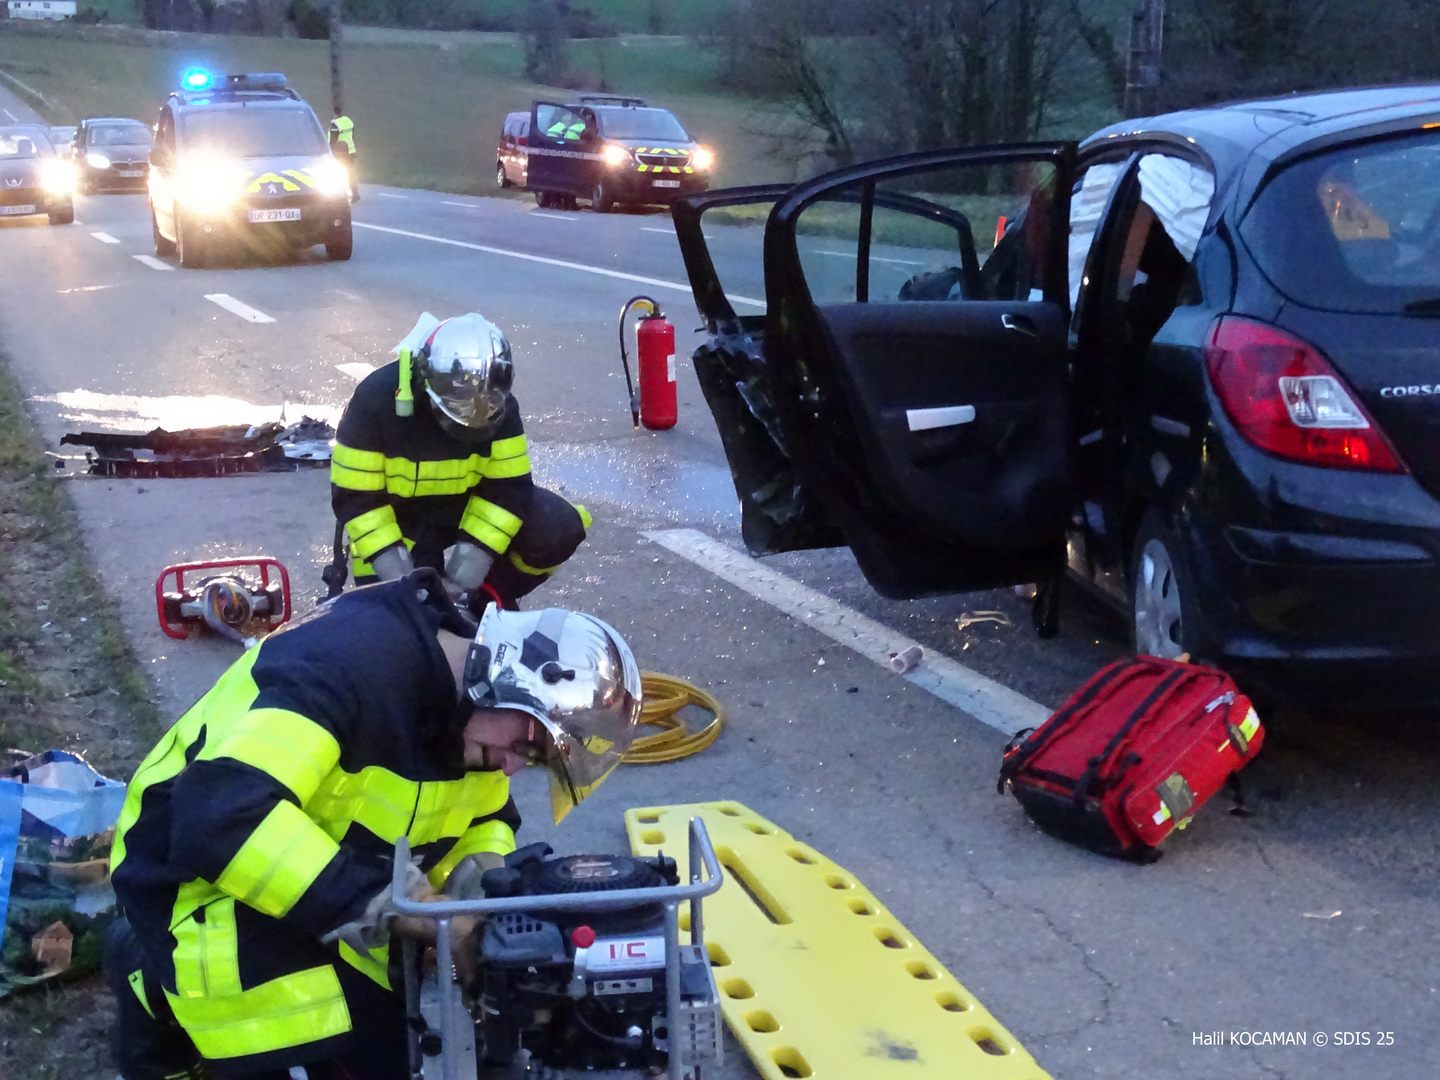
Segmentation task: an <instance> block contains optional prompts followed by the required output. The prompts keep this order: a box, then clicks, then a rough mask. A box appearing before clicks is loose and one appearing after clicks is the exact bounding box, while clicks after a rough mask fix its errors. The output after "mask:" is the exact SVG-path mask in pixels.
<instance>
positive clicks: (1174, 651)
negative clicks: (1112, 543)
mask: <svg viewBox="0 0 1440 1080" xmlns="http://www.w3.org/2000/svg"><path fill="white" fill-rule="evenodd" d="M1182 641H1183V637H1182V629H1181V621H1180V582H1179V580H1178V579H1177V578H1176V576H1175V564H1174V562H1173V561H1172V560H1171V558H1170V552H1169V551H1168V550H1167V549H1166V547H1165V545H1164V543H1162V542H1161V541H1160V540H1158V539H1152V540H1150V541H1149V542H1148V543H1147V544H1146V545H1145V547H1144V549H1143V550H1142V551H1141V552H1140V566H1139V574H1138V580H1137V581H1136V582H1135V647H1136V649H1137V650H1138V651H1139V652H1142V653H1145V654H1147V655H1149V656H1159V657H1162V658H1164V659H1167V660H1174V659H1175V658H1176V657H1178V656H1179V655H1180V654H1181V653H1182V652H1184V647H1183V646H1182V644H1181V642H1182Z"/></svg>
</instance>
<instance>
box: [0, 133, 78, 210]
mask: <svg viewBox="0 0 1440 1080" xmlns="http://www.w3.org/2000/svg"><path fill="white" fill-rule="evenodd" d="M74 193H75V169H74V167H73V166H72V165H71V164H70V162H68V161H66V160H65V159H64V158H62V157H61V156H60V155H59V154H57V153H56V152H55V149H54V147H52V146H51V145H50V141H49V139H48V138H46V130H45V128H43V127H39V126H37V125H30V124H20V125H16V126H13V127H0V218H19V217H29V216H31V215H38V214H45V215H46V216H48V217H49V219H50V224H51V225H69V224H70V223H71V222H73V221H74V220H75V201H74Z"/></svg>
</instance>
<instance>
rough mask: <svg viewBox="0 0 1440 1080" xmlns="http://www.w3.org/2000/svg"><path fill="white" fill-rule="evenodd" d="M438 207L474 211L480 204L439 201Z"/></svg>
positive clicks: (447, 200)
mask: <svg viewBox="0 0 1440 1080" xmlns="http://www.w3.org/2000/svg"><path fill="white" fill-rule="evenodd" d="M440 205H441V206H463V207H465V209H466V210H474V209H475V208H476V207H478V206H479V205H480V204H479V203H473V202H456V201H455V200H453V199H441V200H440Z"/></svg>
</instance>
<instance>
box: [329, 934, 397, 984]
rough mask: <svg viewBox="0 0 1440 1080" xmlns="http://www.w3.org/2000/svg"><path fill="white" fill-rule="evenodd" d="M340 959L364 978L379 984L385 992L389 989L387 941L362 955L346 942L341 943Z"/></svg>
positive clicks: (388, 944)
mask: <svg viewBox="0 0 1440 1080" xmlns="http://www.w3.org/2000/svg"><path fill="white" fill-rule="evenodd" d="M340 959H341V960H344V961H345V962H346V963H347V964H349V965H350V966H351V967H353V968H354V969H355V970H356V971H358V972H360V974H362V975H364V976H365V977H366V978H368V979H370V980H371V981H373V982H376V983H379V984H380V985H381V986H383V987H384V988H385V989H386V990H389V989H390V943H389V942H388V941H387V942H385V943H384V944H382V945H379V946H377V947H376V948H374V949H371V950H370V951H369V952H363V953H362V952H357V951H356V950H354V949H352V948H351V947H350V945H349V944H348V943H347V942H344V941H342V942H340Z"/></svg>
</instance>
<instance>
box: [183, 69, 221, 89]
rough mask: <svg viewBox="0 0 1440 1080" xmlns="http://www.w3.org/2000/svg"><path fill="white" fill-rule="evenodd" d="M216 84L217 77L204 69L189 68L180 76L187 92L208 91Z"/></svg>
mask: <svg viewBox="0 0 1440 1080" xmlns="http://www.w3.org/2000/svg"><path fill="white" fill-rule="evenodd" d="M214 82H215V76H213V75H211V74H210V72H208V71H206V70H205V69H204V68H187V69H186V70H185V74H184V75H182V76H180V85H181V87H182V88H184V89H186V90H208V89H210V87H211V85H212V84H213V83H214Z"/></svg>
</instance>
